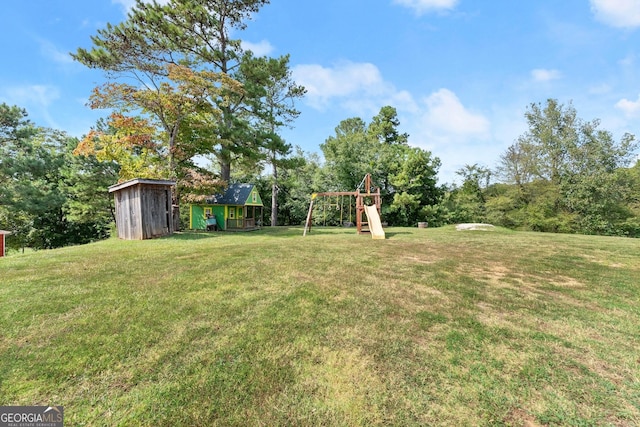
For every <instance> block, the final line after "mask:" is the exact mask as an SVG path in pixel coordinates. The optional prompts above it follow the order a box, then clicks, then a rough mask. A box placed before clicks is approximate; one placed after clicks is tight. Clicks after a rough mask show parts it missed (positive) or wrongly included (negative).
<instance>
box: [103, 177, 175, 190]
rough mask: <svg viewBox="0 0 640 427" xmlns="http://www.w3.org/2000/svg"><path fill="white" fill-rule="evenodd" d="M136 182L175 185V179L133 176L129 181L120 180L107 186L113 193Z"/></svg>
mask: <svg viewBox="0 0 640 427" xmlns="http://www.w3.org/2000/svg"><path fill="white" fill-rule="evenodd" d="M137 184H149V185H166V186H173V185H176V182H175V181H169V180H165V179H142V178H135V179H131V180H129V181H125V182H121V183H120V184H115V185H112V186H110V187H109V193H113V192H114V191H118V190H122V189H123V188H127V187H131V186H132V185H137Z"/></svg>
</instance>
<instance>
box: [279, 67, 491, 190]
mask: <svg viewBox="0 0 640 427" xmlns="http://www.w3.org/2000/svg"><path fill="white" fill-rule="evenodd" d="M292 71H293V78H294V79H295V81H296V82H297V83H298V84H301V85H303V86H305V87H306V89H307V97H306V102H307V103H308V104H309V105H310V106H311V107H312V108H314V109H316V110H320V111H321V112H327V111H330V112H335V111H340V113H339V114H343V116H344V117H348V114H355V115H357V116H358V117H361V118H362V119H364V120H365V121H366V120H369V119H370V118H371V117H373V116H374V115H375V114H378V112H379V111H380V108H381V107H383V106H385V105H391V106H393V107H395V108H396V109H397V111H398V117H399V119H400V122H401V125H400V126H401V130H402V131H403V132H408V133H409V135H410V137H409V143H410V144H411V145H414V146H419V147H422V148H424V149H428V150H431V151H432V152H433V155H434V156H437V157H440V158H441V159H442V161H443V168H442V170H441V178H444V181H446V182H451V181H452V180H453V179H455V174H454V172H455V170H456V169H458V168H460V167H462V166H463V165H464V164H466V163H468V164H473V163H488V162H489V161H493V160H494V157H496V156H497V154H496V152H495V151H496V150H497V148H495V149H494V150H493V151H492V150H488V149H486V146H485V147H484V148H482V147H483V146H482V145H480V144H479V143H480V142H482V143H486V142H487V141H489V139H490V138H491V137H492V135H491V130H492V129H491V128H492V126H491V123H490V121H489V120H488V119H487V118H486V117H485V116H484V115H483V114H481V113H478V112H474V111H472V110H471V109H469V108H468V107H466V106H465V105H464V104H463V103H462V101H461V100H460V99H459V98H458V96H457V95H456V94H455V93H454V92H453V91H451V90H449V89H445V88H443V89H439V90H437V91H435V92H433V93H431V94H430V95H428V96H423V97H422V99H419V100H417V98H416V97H414V95H413V94H411V93H410V92H408V91H406V90H400V89H398V88H396V87H395V85H393V84H392V83H390V82H388V81H386V80H385V79H384V77H383V75H382V73H381V72H380V70H379V69H378V68H377V67H376V66H375V65H373V64H370V63H354V62H341V63H339V64H336V65H335V66H333V67H323V66H321V65H317V64H310V65H298V66H296V67H293V70H292Z"/></svg>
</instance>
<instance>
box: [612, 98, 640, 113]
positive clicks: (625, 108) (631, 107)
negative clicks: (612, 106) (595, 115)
mask: <svg viewBox="0 0 640 427" xmlns="http://www.w3.org/2000/svg"><path fill="white" fill-rule="evenodd" d="M616 108H617V109H619V110H621V111H622V112H623V113H624V114H626V115H627V116H635V115H636V114H637V113H639V112H640V96H638V100H637V101H629V100H628V99H627V98H623V99H621V100H620V101H618V102H617V103H616Z"/></svg>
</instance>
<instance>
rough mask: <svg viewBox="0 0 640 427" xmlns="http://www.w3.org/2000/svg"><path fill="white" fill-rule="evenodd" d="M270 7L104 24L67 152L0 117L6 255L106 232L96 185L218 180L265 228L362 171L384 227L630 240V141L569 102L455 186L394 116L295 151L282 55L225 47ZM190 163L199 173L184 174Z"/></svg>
mask: <svg viewBox="0 0 640 427" xmlns="http://www.w3.org/2000/svg"><path fill="white" fill-rule="evenodd" d="M266 4H268V1H267V0H189V1H186V0H170V1H169V2H167V4H164V5H162V4H158V3H156V2H151V3H147V2H142V1H140V0H137V2H136V5H135V6H134V7H133V9H132V10H131V11H130V13H129V14H128V16H127V19H126V20H125V21H123V22H122V23H120V24H118V25H111V24H107V26H106V27H105V28H104V29H102V30H99V31H98V32H97V34H96V35H95V36H94V37H92V39H91V42H92V46H91V47H90V48H79V49H77V51H76V52H75V53H73V54H72V56H73V58H74V59H75V60H77V61H79V62H80V63H82V64H84V65H86V66H87V67H90V68H96V69H100V70H103V71H104V73H105V74H104V75H105V78H106V81H105V83H104V84H102V85H100V86H98V87H96V88H95V89H94V90H93V92H92V94H91V96H90V101H89V106H90V107H91V108H96V109H106V110H108V111H109V115H108V117H105V118H104V119H103V120H100V121H98V122H97V123H96V125H95V126H94V127H93V128H92V129H91V130H90V131H88V132H87V134H86V135H85V136H84V137H82V138H81V139H79V140H78V139H76V138H72V137H69V136H68V135H67V134H65V133H64V132H63V131H60V130H53V129H46V128H42V127H38V126H36V125H35V124H33V123H31V122H30V121H29V120H28V118H27V113H26V111H24V110H23V109H21V108H20V107H19V106H8V105H6V104H2V106H0V184H1V187H0V228H2V229H8V230H9V231H11V232H13V237H12V238H11V239H9V243H10V245H12V246H13V247H33V248H52V247H59V246H64V245H68V244H77V243H84V242H88V241H92V240H96V239H100V238H104V237H106V236H107V235H108V234H109V230H110V228H111V227H112V223H113V205H112V204H113V202H112V201H111V200H110V198H109V195H108V192H107V187H108V186H109V185H112V184H114V183H116V182H121V181H124V180H127V179H132V178H163V179H173V180H175V181H176V182H177V183H178V185H177V186H176V191H175V194H174V203H175V204H176V205H179V204H180V203H181V202H182V203H195V202H198V201H201V200H203V199H204V198H206V197H207V196H208V195H211V194H214V193H216V192H218V191H220V190H221V189H222V188H223V187H224V186H225V185H228V183H230V182H253V183H256V184H257V185H258V187H259V189H260V192H261V194H262V195H263V199H264V201H265V204H266V207H267V211H268V212H269V213H270V215H269V216H268V218H266V219H265V222H266V224H268V225H298V224H301V223H302V222H303V221H304V219H305V217H306V212H307V208H308V203H309V197H310V195H311V194H312V193H314V192H321V191H353V190H355V189H356V187H357V186H358V185H359V183H360V181H361V180H362V178H363V176H364V175H365V174H366V173H370V174H371V175H372V177H373V180H374V182H375V183H376V185H378V186H380V187H381V192H382V198H383V211H382V216H383V220H384V221H386V222H387V223H389V224H390V225H399V226H414V225H415V224H416V223H417V222H422V221H426V222H428V223H430V224H431V225H432V226H439V225H444V224H450V223H456V222H469V221H473V222H479V221H482V222H491V223H494V224H496V225H502V226H506V227H510V228H514V229H528V230H538V231H554V232H573V233H591V234H608V235H626V236H636V237H637V236H638V235H640V220H639V219H638V218H639V217H640V208H639V205H640V202H639V198H640V196H639V192H640V190H639V189H640V185H639V184H640V182H639V181H640V172H639V169H640V166H638V164H636V165H635V166H634V167H631V166H632V165H631V164H632V162H633V160H634V155H635V153H636V150H637V143H636V141H635V138H634V137H633V136H632V135H625V136H624V137H623V138H622V140H621V141H620V142H615V141H613V138H612V135H611V133H610V132H608V131H605V130H602V129H600V128H599V125H600V124H599V122H598V121H597V120H592V121H589V122H587V121H583V120H581V119H580V118H578V117H577V113H576V111H575V109H574V108H573V106H572V105H571V104H569V105H566V106H565V105H562V104H560V103H559V102H558V101H557V100H553V99H551V100H548V101H547V102H546V104H544V105H543V104H531V105H530V106H529V108H528V109H527V112H526V119H527V121H528V125H529V130H528V131H527V132H526V133H525V134H523V135H521V136H520V137H519V138H518V139H517V140H516V141H515V142H514V144H513V145H511V146H510V147H508V149H507V150H506V151H505V153H504V154H503V155H502V156H501V158H500V159H499V162H498V165H497V166H496V167H495V168H493V169H489V168H487V167H485V166H482V165H477V164H474V165H465V166H464V167H463V168H462V169H460V170H459V171H458V174H459V175H460V177H461V178H462V184H461V185H460V186H456V185H451V184H438V182H437V174H438V170H439V167H440V160H439V159H438V158H437V157H435V156H434V155H433V154H432V153H431V152H429V151H427V150H423V149H421V148H417V147H414V146H411V145H410V144H409V135H408V134H406V133H402V132H401V131H400V122H399V119H398V116H397V112H396V109H395V108H394V107H392V106H384V107H382V108H381V109H380V111H379V113H378V114H377V115H375V116H374V117H372V118H371V120H370V122H368V123H367V122H365V120H363V119H362V118H359V117H352V118H348V119H345V120H343V121H341V122H340V123H339V124H338V125H337V126H336V128H335V134H333V135H330V136H328V137H327V139H326V140H325V141H324V143H322V144H320V150H321V152H322V156H320V155H318V154H316V153H304V152H303V151H302V150H300V149H299V148H298V149H296V150H294V148H293V147H292V146H291V144H289V143H287V142H286V141H285V140H284V139H283V138H282V137H281V136H280V131H281V130H282V128H283V127H286V126H291V125H292V124H293V123H294V121H295V119H296V118H297V117H298V115H299V111H298V110H297V109H296V106H295V103H296V101H298V100H299V99H301V98H302V97H303V96H304V94H305V88H304V87H302V86H300V85H298V84H296V82H295V81H293V79H292V76H291V71H290V69H289V56H288V55H284V56H281V57H279V58H269V57H256V56H255V55H254V54H253V53H252V52H251V51H245V50H243V49H242V46H241V42H240V40H239V39H236V38H234V37H237V36H238V34H240V33H241V31H242V30H243V29H245V28H246V25H247V22H248V20H249V19H250V18H251V16H252V15H253V14H256V13H258V12H259V10H260V9H261V8H262V7H263V6H264V5H266ZM202 157H205V158H208V159H209V160H211V166H210V167H203V166H202V165H201V163H199V162H198V161H196V159H197V158H202ZM267 195H271V197H270V198H268V197H265V196H267ZM184 211H185V210H183V215H185V212H184ZM336 218H338V216H337V215H334V218H330V221H329V222H330V223H331V222H336ZM325 220H326V218H325ZM183 223H184V224H186V221H184V218H183Z"/></svg>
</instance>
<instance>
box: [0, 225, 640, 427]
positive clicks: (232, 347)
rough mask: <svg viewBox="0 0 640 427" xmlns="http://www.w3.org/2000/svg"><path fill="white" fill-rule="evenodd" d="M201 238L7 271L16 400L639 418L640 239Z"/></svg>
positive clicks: (221, 417)
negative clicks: (639, 321)
mask: <svg viewBox="0 0 640 427" xmlns="http://www.w3.org/2000/svg"><path fill="white" fill-rule="evenodd" d="M387 236H388V239H387V240H385V241H378V240H372V239H370V238H368V237H366V236H357V235H355V234H354V231H353V230H352V229H351V230H348V229H323V228H314V230H313V232H312V233H311V235H309V236H307V237H305V238H303V237H302V230H301V229H297V228H276V229H274V230H271V229H265V230H262V231H259V232H254V233H248V234H231V233H211V234H204V233H183V234H178V235H175V236H173V237H171V238H166V239H158V240H151V241H141V242H124V241H118V240H116V239H112V240H108V241H105V242H100V243H96V244H91V245H86V246H81V247H71V248H65V249H60V250H55V251H43V252H35V253H28V254H24V255H13V256H10V257H7V258H5V259H2V260H0V277H1V278H2V279H1V280H0V281H1V285H0V405H33V404H56V405H58V404H60V405H64V406H65V416H66V418H67V421H68V422H69V425H160V426H163V425H166V426H169V425H203V426H204V425H207V426H210V425H221V426H222V425H225V426H227V425H340V426H342V425H353V426H358V425H513V426H536V425H576V426H578V425H579V426H584V425H587V426H588V425H597V426H599V425H615V426H627V425H628V426H632V425H638V424H640V403H639V402H640V353H639V352H638V348H640V328H639V327H638V324H639V323H638V319H639V318H640V317H639V316H640V241H638V240H632V239H621V238H609V237H592V236H573V235H571V236H570V235H550V234H536V233H519V232H512V231H508V230H503V229H496V230H495V231H491V232H481V231H475V232H457V231H455V230H454V229H453V228H451V227H445V228H442V229H402V228H390V229H388V230H387Z"/></svg>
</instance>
